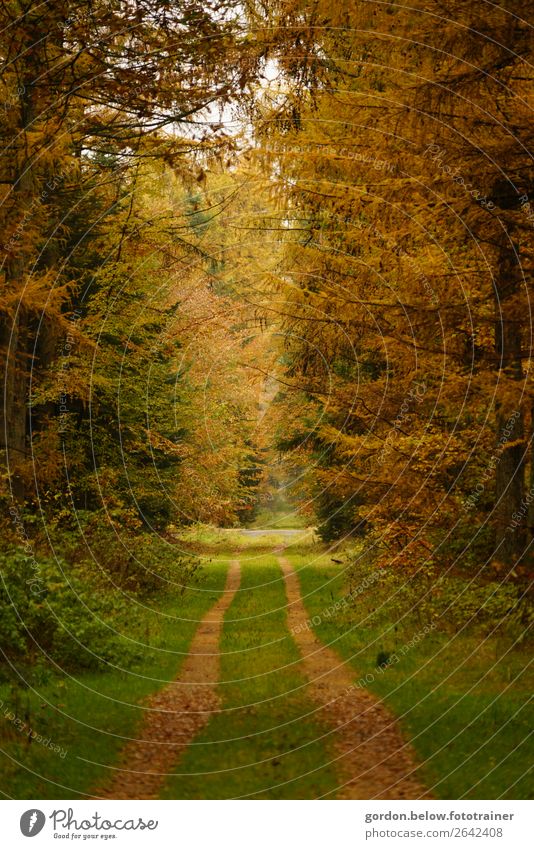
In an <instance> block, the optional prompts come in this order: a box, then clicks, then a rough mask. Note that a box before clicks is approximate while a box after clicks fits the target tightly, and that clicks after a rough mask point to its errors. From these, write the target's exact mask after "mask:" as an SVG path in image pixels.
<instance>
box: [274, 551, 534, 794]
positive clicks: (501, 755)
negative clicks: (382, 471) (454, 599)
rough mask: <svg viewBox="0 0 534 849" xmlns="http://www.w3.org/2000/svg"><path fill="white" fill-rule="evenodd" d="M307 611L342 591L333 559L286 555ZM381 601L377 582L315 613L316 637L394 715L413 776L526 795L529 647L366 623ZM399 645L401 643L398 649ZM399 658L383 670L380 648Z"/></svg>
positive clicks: (435, 784)
mask: <svg viewBox="0 0 534 849" xmlns="http://www.w3.org/2000/svg"><path fill="white" fill-rule="evenodd" d="M288 556H289V559H290V560H291V561H292V563H293V565H294V566H295V567H296V568H298V569H299V570H300V571H299V577H300V582H301V588H302V593H303V596H304V597H305V598H304V600H305V604H306V607H307V609H308V612H309V615H310V617H311V616H321V613H322V611H324V610H326V609H328V608H329V607H331V606H332V604H333V602H335V600H337V599H339V598H341V596H342V595H343V594H344V593H346V592H347V586H346V583H345V579H344V576H343V574H342V572H341V571H340V569H341V568H342V567H340V566H339V565H335V564H333V563H332V562H331V560H330V557H329V556H318V550H316V552H315V553H313V552H312V550H310V552H309V553H308V554H303V553H301V554H300V555H294V554H293V555H292V554H291V550H289V551H288ZM384 601H385V599H384V598H382V597H381V595H380V588H379V586H378V585H377V584H375V585H374V586H371V587H368V588H367V590H366V591H365V592H364V593H363V594H362V595H361V596H360V597H359V598H358V599H357V601H356V604H355V605H354V606H353V607H352V609H349V610H347V609H345V610H343V609H342V610H340V611H338V612H337V613H334V614H333V615H331V616H330V617H328V616H327V617H324V616H323V617H322V618H321V623H320V624H318V625H316V626H315V630H316V632H317V634H318V636H319V637H320V638H321V640H323V641H324V642H325V643H328V644H330V645H331V647H332V648H333V649H335V650H336V651H338V652H339V654H340V655H341V656H342V657H343V658H344V659H346V660H347V661H348V662H349V663H350V664H351V665H352V666H353V668H354V671H355V680H356V681H358V680H359V679H360V678H365V676H368V678H367V680H368V681H369V689H370V690H372V691H373V692H375V693H376V694H377V695H378V696H380V697H381V698H383V699H384V701H385V703H386V704H387V705H388V707H389V708H390V709H391V711H392V712H393V713H395V714H396V715H397V716H398V717H400V721H401V726H402V728H403V730H404V733H405V735H406V737H408V738H410V739H411V740H412V742H413V745H414V747H415V749H416V751H417V753H418V756H419V759H420V762H421V763H422V764H423V766H422V777H423V779H424V780H425V781H426V783H427V785H428V786H430V787H432V788H433V792H434V793H435V795H436V796H437V797H439V798H448V799H458V798H468V799H495V798H504V799H526V798H532V795H533V793H532V787H533V781H532V772H531V769H532V746H531V744H529V741H528V739H527V738H528V735H529V734H530V733H531V731H532V728H533V727H534V704H533V702H532V700H531V698H532V697H531V694H532V692H533V689H534V688H533V683H534V682H533V678H532V671H530V672H529V670H528V669H527V667H528V665H529V663H530V662H531V655H532V653H531V651H530V650H529V648H528V647H524V648H522V649H520V648H513V649H510V644H511V641H510V640H507V641H505V640H503V638H497V637H484V636H482V635H481V634H480V633H478V634H477V633H476V632H475V631H473V630H471V631H466V632H465V633H459V634H457V635H455V636H452V637H451V636H450V635H447V634H446V633H443V632H442V631H440V630H439V629H436V630H435V631H431V632H430V633H428V634H427V635H425V636H424V637H423V638H422V639H421V640H420V641H419V642H417V643H416V644H415V645H414V646H413V647H411V648H408V649H406V646H407V645H408V644H409V643H410V641H411V640H412V639H413V638H414V637H415V636H416V635H417V634H419V633H421V627H422V626H421V623H420V622H418V621H417V620H416V619H415V618H414V617H412V618H411V619H410V618H408V619H406V620H405V621H404V622H403V623H401V624H398V625H397V626H396V627H395V620H394V618H392V619H391V622H390V623H389V625H386V626H385V627H384V626H382V627H379V626H378V625H375V626H372V625H371V624H370V622H369V621H367V622H366V621H365V620H366V617H368V615H369V613H371V612H372V611H373V609H374V608H376V607H378V606H379V605H380V604H381V603H383V602H384ZM403 649H405V651H404V653H403ZM381 651H382V652H386V653H390V654H392V653H393V652H397V656H398V657H399V658H400V660H399V661H398V662H396V661H395V662H393V663H392V664H391V665H389V666H387V667H386V668H385V669H384V670H383V671H382V672H380V671H379V670H377V668H376V661H377V656H378V654H379V652H381Z"/></svg>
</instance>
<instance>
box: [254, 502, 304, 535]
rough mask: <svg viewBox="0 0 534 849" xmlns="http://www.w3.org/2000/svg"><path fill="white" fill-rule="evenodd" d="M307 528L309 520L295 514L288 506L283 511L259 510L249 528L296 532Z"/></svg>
mask: <svg viewBox="0 0 534 849" xmlns="http://www.w3.org/2000/svg"><path fill="white" fill-rule="evenodd" d="M308 526H309V520H307V519H306V517H305V516H302V514H300V513H297V511H296V510H295V509H294V508H292V507H291V506H290V505H287V506H286V507H285V508H284V509H273V510H269V509H267V508H264V509H262V510H259V511H258V514H257V516H256V518H255V519H254V521H253V522H252V524H251V525H250V527H251V528H266V529H270V528H276V529H288V530H298V529H300V528H307V527H308Z"/></svg>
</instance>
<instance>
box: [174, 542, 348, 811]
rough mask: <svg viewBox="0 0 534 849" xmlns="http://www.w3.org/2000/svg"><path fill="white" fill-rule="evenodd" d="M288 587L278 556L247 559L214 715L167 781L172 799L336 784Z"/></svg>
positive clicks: (302, 790)
mask: <svg viewBox="0 0 534 849" xmlns="http://www.w3.org/2000/svg"><path fill="white" fill-rule="evenodd" d="M285 603H286V596H285V589H284V583H283V579H282V576H281V572H280V569H279V567H278V566H276V565H274V558H273V557H272V556H271V557H270V558H262V559H254V560H253V561H251V562H250V563H249V564H248V563H246V562H245V563H244V564H243V566H242V584H241V590H240V591H239V593H238V595H237V596H236V598H235V599H234V601H233V603H232V605H231V606H230V608H229V610H228V612H227V615H226V618H225V624H224V629H223V637H222V644H221V650H222V652H223V654H222V658H221V677H222V681H223V682H224V683H222V684H221V687H220V694H221V698H222V704H223V708H224V712H223V713H221V714H219V715H217V716H215V717H214V718H213V719H212V720H211V722H210V723H209V724H208V726H207V727H206V729H205V730H204V733H202V734H201V735H200V736H199V737H198V738H197V740H196V741H195V743H194V744H193V745H192V746H191V747H190V748H189V749H188V751H187V752H186V754H185V756H184V758H183V760H182V761H181V762H180V764H179V767H178V772H177V774H176V776H174V777H173V778H172V779H169V781H168V782H167V784H166V787H165V790H164V794H163V798H167V799H228V798H239V797H248V798H250V797H252V798H256V799H312V798H316V797H317V796H320V795H322V794H323V793H326V792H328V791H329V790H330V789H331V788H332V787H334V786H335V785H336V783H337V782H336V776H335V774H334V772H333V770H332V768H331V767H329V766H325V764H326V763H327V762H328V760H329V759H330V758H329V756H328V751H327V750H326V749H325V747H324V745H323V743H322V742H321V741H320V740H319V739H318V738H319V737H320V736H321V734H323V733H324V732H325V731H326V730H327V729H326V728H324V727H322V726H321V725H320V724H319V723H318V722H317V721H315V720H314V719H313V717H312V716H308V714H309V712H310V711H313V709H314V704H313V703H312V702H311V701H310V700H309V699H308V697H307V695H306V691H305V689H303V685H304V684H305V679H304V678H303V677H302V675H301V673H300V671H299V669H298V667H297V666H296V665H295V664H297V663H298V660H299V653H298V650H297V648H296V646H295V643H294V642H293V640H292V639H291V638H290V636H289V634H288V631H287V624H286V613H285Z"/></svg>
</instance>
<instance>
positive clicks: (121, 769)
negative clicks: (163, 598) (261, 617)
mask: <svg viewBox="0 0 534 849" xmlns="http://www.w3.org/2000/svg"><path fill="white" fill-rule="evenodd" d="M240 582H241V569H240V565H239V561H237V560H233V561H231V563H230V567H229V570H228V575H227V579H226V584H225V588H224V591H223V595H222V596H221V598H220V599H219V600H218V601H217V602H216V604H214V605H213V607H212V608H211V610H210V611H209V612H208V613H207V614H206V616H205V617H204V618H203V619H202V621H201V622H200V625H199V626H198V629H197V631H196V634H195V636H194V638H193V642H192V643H191V647H190V650H189V653H188V655H187V658H186V660H185V662H184V664H183V666H182V669H181V671H180V675H179V677H178V678H177V679H176V681H172V682H171V683H170V684H168V685H167V686H166V687H165V688H164V689H163V690H160V691H159V692H157V693H155V694H154V695H153V696H151V698H150V699H149V700H148V701H147V703H146V707H145V710H146V715H145V719H144V721H143V723H142V725H141V728H140V731H139V737H138V738H137V739H134V740H131V741H130V742H129V743H128V744H127V745H126V746H125V747H124V749H123V752H122V757H121V761H120V763H119V765H118V766H117V767H115V770H116V774H115V775H114V777H113V778H112V779H111V780H110V781H109V783H107V784H106V785H105V786H104V787H103V788H102V789H101V790H99V791H97V792H96V793H95V794H94V798H97V799H157V798H159V794H160V790H161V787H162V785H163V783H164V781H165V777H166V776H167V775H168V774H169V773H171V772H172V770H173V768H174V767H176V764H177V762H178V760H179V759H180V757H181V755H182V754H183V752H184V751H185V749H186V748H187V746H189V744H190V743H191V742H192V741H193V739H194V738H195V737H196V736H197V734H198V733H199V732H200V731H201V730H202V729H203V728H204V726H205V725H206V724H207V723H208V722H209V720H210V717H211V716H212V714H214V713H216V712H217V711H218V710H219V708H220V702H219V696H218V694H217V684H218V681H219V665H220V664H219V661H220V656H219V645H220V637H221V631H222V625H223V619H224V614H225V613H226V611H227V609H228V608H229V606H230V604H231V603H232V600H233V598H234V596H235V594H236V592H237V590H238V589H239V585H240Z"/></svg>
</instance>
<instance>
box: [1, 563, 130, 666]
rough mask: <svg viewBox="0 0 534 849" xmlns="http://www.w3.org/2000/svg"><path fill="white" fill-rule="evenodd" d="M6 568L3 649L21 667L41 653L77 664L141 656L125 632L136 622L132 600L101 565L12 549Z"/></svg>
mask: <svg viewBox="0 0 534 849" xmlns="http://www.w3.org/2000/svg"><path fill="white" fill-rule="evenodd" d="M0 574H1V578H2V586H1V589H0V610H1V617H0V639H1V643H2V649H3V655H4V658H5V659H6V660H7V661H8V662H9V663H10V664H12V663H13V664H16V666H17V668H18V669H19V670H21V669H23V668H24V666H25V664H26V663H28V662H29V663H30V664H31V663H32V662H35V661H37V660H38V659H40V660H41V663H43V662H45V659H46V661H51V662H52V664H53V665H57V666H59V667H60V668H63V669H69V670H73V669H95V668H99V667H103V666H105V665H106V664H120V665H122V666H124V665H128V664H130V663H132V662H133V661H134V660H135V659H136V658H137V657H138V651H137V650H136V649H134V648H133V647H132V644H130V643H128V641H127V640H125V639H123V638H122V637H121V636H120V630H121V626H124V624H125V623H126V622H129V623H130V627H131V626H132V624H134V622H135V620H134V621H133V622H132V610H131V605H130V604H129V603H128V600H127V598H126V597H125V596H124V595H123V594H122V593H121V592H119V591H117V590H112V589H110V587H109V586H105V585H104V583H103V582H102V577H101V575H99V574H98V570H96V569H93V570H92V571H91V570H90V568H89V567H88V566H87V565H84V566H83V568H80V567H78V568H74V567H72V566H69V564H68V563H67V562H66V561H65V560H63V559H59V558H58V559H52V558H45V557H43V558H41V557H39V558H38V559H36V558H29V557H27V556H26V555H24V554H23V553H21V552H20V551H17V550H16V549H8V550H7V551H4V552H3V553H2V554H1V555H0ZM8 672H9V667H7V666H6V667H5V669H4V673H8ZM21 674H22V677H24V673H21Z"/></svg>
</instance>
